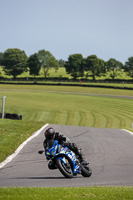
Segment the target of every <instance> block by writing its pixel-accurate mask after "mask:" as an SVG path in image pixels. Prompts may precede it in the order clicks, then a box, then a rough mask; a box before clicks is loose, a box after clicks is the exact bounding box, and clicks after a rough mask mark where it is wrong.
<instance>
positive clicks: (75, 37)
mask: <svg viewBox="0 0 133 200" xmlns="http://www.w3.org/2000/svg"><path fill="white" fill-rule="evenodd" d="M0 19H1V20H0V52H5V51H6V50H7V49H8V48H18V49H21V50H24V51H25V53H26V54H27V56H30V55H32V54H34V53H37V52H38V51H39V50H42V49H45V50H46V51H50V52H51V53H52V54H53V56H54V57H55V58H56V59H58V60H59V59H63V60H66V61H67V60H68V57H69V55H71V54H76V53H80V54H82V56H83V57H84V58H86V57H87V56H89V55H96V56H97V57H98V58H101V59H103V60H105V61H108V60H109V59H110V58H114V59H116V60H119V61H120V62H122V63H123V64H124V63H125V62H126V61H127V60H128V58H129V57H131V56H133V0H0Z"/></svg>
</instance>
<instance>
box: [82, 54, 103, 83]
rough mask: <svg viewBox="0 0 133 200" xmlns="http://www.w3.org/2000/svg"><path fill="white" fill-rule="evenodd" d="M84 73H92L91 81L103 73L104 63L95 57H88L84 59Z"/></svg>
mask: <svg viewBox="0 0 133 200" xmlns="http://www.w3.org/2000/svg"><path fill="white" fill-rule="evenodd" d="M85 70H86V71H90V72H91V73H92V77H93V80H95V76H100V75H101V73H104V72H105V62H104V60H102V59H99V58H98V57H97V56H96V55H90V56H88V57H87V58H86V68H85Z"/></svg>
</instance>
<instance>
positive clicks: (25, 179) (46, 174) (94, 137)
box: [0, 125, 133, 187]
mask: <svg viewBox="0 0 133 200" xmlns="http://www.w3.org/2000/svg"><path fill="white" fill-rule="evenodd" d="M50 126H52V127H53V128H55V130H56V131H60V132H62V133H63V134H65V135H66V136H68V137H69V138H70V139H71V141H72V142H75V143H76V144H78V145H79V147H81V148H82V150H83V152H84V153H85V155H86V160H88V161H89V162H90V167H91V168H92V172H93V174H92V176H91V177H90V178H84V177H82V176H81V175H78V176H77V177H74V178H73V179H66V178H64V177H63V175H62V174H61V173H60V172H59V171H58V170H49V169H48V167H47V164H48V162H47V161H46V159H45V156H44V154H42V155H39V154H38V153H37V152H38V150H40V149H43V145H42V143H43V140H44V136H43V132H44V131H43V132H42V133H41V134H39V135H38V136H37V137H36V138H34V139H32V140H31V141H30V142H29V143H28V144H27V145H26V146H25V147H24V148H23V149H22V150H21V152H20V153H19V154H18V155H17V156H16V157H15V158H14V159H13V160H12V161H11V162H10V163H8V164H7V165H5V166H4V167H3V168H2V169H0V187H68V186H71V187H80V186H93V185H101V186H133V135H131V134H130V133H128V132H126V131H124V130H118V129H99V128H89V127H76V126H75V127H74V126H59V125H49V127H50Z"/></svg>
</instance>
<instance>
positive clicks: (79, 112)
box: [0, 85, 133, 200]
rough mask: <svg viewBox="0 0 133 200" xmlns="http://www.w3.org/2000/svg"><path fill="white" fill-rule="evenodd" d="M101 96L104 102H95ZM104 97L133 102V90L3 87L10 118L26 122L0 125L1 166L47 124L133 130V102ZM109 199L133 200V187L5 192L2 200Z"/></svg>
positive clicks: (1, 92) (0, 91) (5, 121)
mask: <svg viewBox="0 0 133 200" xmlns="http://www.w3.org/2000/svg"><path fill="white" fill-rule="evenodd" d="M95 94H99V96H95ZM100 95H120V96H121V97H123V96H133V92H132V91H130V90H116V89H115V90H113V89H102V88H101V89H99V88H81V87H62V86H37V85H31V86H30V85H29V86H28V85H27V86H26V85H25V86H24V85H0V96H6V106H5V112H6V113H8V112H9V113H17V114H20V115H22V120H18V121H17V120H9V119H0V162H1V161H2V160H4V159H5V158H6V157H7V156H8V155H9V154H11V153H13V152H14V151H15V149H16V148H17V147H18V146H19V145H20V143H22V142H23V141H24V140H25V139H26V138H27V137H29V136H30V135H31V134H32V133H34V132H35V131H36V130H38V129H39V128H41V126H43V125H44V124H46V123H52V124H63V125H75V126H91V127H102V128H126V129H131V130H132V128H131V126H132V122H133V115H132V113H133V100H132V99H126V98H113V97H104V96H100ZM44 197H45V199H46V200H47V199H49V200H50V199H53V198H54V199H70V200H71V199H97V200H100V199H103V200H104V199H108V200H119V199H121V200H125V199H127V200H130V199H132V198H133V187H89V188H62V190H60V188H0V199H2V200H4V199H16V200H17V199H43V198H44Z"/></svg>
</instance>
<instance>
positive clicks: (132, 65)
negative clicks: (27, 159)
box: [123, 57, 133, 78]
mask: <svg viewBox="0 0 133 200" xmlns="http://www.w3.org/2000/svg"><path fill="white" fill-rule="evenodd" d="M123 68H124V69H125V71H126V72H128V75H129V76H130V77H132V78H133V57H129V58H128V61H127V62H126V63H125V65H124V67H123Z"/></svg>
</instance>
